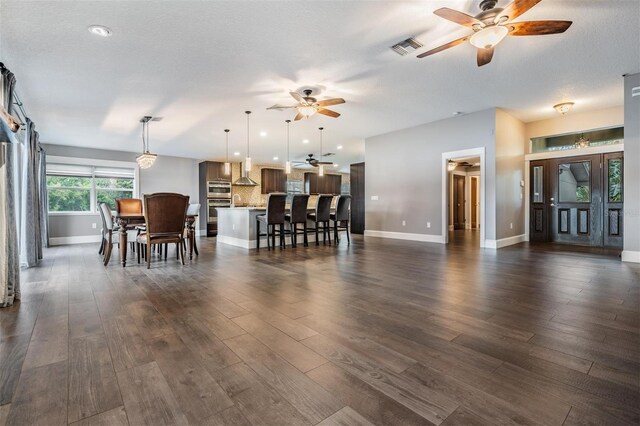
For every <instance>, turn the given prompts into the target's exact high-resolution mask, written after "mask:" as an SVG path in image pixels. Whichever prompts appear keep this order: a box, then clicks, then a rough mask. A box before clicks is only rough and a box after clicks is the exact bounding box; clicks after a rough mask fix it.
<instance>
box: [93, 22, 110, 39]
mask: <svg viewBox="0 0 640 426" xmlns="http://www.w3.org/2000/svg"><path fill="white" fill-rule="evenodd" d="M87 30H89V32H90V33H91V34H95V35H97V36H100V37H109V36H110V35H111V34H113V31H111V29H110V28H108V27H105V26H104V25H91V26H89V28H87Z"/></svg>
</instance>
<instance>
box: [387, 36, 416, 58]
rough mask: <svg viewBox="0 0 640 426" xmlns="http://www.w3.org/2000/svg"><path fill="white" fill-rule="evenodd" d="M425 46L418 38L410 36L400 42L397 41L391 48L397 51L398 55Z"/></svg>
mask: <svg viewBox="0 0 640 426" xmlns="http://www.w3.org/2000/svg"><path fill="white" fill-rule="evenodd" d="M422 46H424V44H422V42H421V41H419V40H418V39H416V38H413V37H409V38H408V39H406V40H403V41H401V42H400V43H396V44H394V45H393V46H391V49H392V50H393V51H394V52H396V53H397V54H398V55H402V56H404V55H407V54H409V53H411V52H412V51H414V50H416V49H419V48H421V47H422Z"/></svg>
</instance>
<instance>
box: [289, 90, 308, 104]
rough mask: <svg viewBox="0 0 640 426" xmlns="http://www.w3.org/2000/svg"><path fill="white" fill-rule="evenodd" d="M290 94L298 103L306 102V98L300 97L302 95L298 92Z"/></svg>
mask: <svg viewBox="0 0 640 426" xmlns="http://www.w3.org/2000/svg"><path fill="white" fill-rule="evenodd" d="M289 94H290V95H291V96H293V99H295V100H296V101H298V102H305V100H304V98H303V97H302V96H301V95H300V93H298V92H289Z"/></svg>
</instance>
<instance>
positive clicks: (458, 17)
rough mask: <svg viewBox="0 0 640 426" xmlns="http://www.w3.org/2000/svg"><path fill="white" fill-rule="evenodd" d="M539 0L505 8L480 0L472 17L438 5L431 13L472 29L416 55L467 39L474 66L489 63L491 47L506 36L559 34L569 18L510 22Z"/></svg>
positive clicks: (521, 1)
mask: <svg viewBox="0 0 640 426" xmlns="http://www.w3.org/2000/svg"><path fill="white" fill-rule="evenodd" d="M540 1H541V0H513V1H512V2H511V3H509V4H508V5H507V6H506V7H505V8H499V7H495V6H496V3H497V2H498V1H497V0H482V1H481V2H480V9H482V12H480V13H478V14H477V15H476V16H471V15H467V14H466V13H462V12H459V11H457V10H453V9H449V8H448V7H442V8H440V9H437V10H435V11H434V12H433V13H435V14H436V15H438V16H439V17H441V18H444V19H446V20H448V21H451V22H455V23H456V24H459V25H462V26H464V27H467V28H469V29H471V30H473V34H470V35H468V36H465V37H462V38H459V39H457V40H454V41H451V42H449V43H447V44H443V45H442V46H439V47H436V48H435V49H431V50H429V51H428V52H424V53H422V54H420V55H418V58H424V57H425V56H429V55H433V54H434V53H438V52H442V51H443V50H446V49H449V48H451V47H454V46H457V45H459V44H462V43H464V42H466V41H467V40H469V42H470V43H471V44H472V45H473V46H475V47H477V48H478V66H479V67H481V66H483V65H486V64H488V63H489V62H491V59H492V58H493V50H494V48H495V47H496V45H497V44H498V43H500V42H501V41H502V39H504V38H505V37H506V36H507V35H511V36H537V35H547V34H558V33H563V32H565V31H566V30H567V28H569V27H570V26H571V24H572V22H571V21H523V22H512V21H513V20H514V19H516V18H517V17H518V16H520V15H522V14H523V13H525V12H526V11H528V10H529V9H531V8H532V7H533V6H535V5H536V4H538V3H539V2H540Z"/></svg>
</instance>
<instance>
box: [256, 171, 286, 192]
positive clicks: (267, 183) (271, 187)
mask: <svg viewBox="0 0 640 426" xmlns="http://www.w3.org/2000/svg"><path fill="white" fill-rule="evenodd" d="M260 175H261V183H260V186H261V193H262V194H270V193H272V192H287V175H286V174H285V172H284V170H282V169H262V170H261V171H260Z"/></svg>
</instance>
